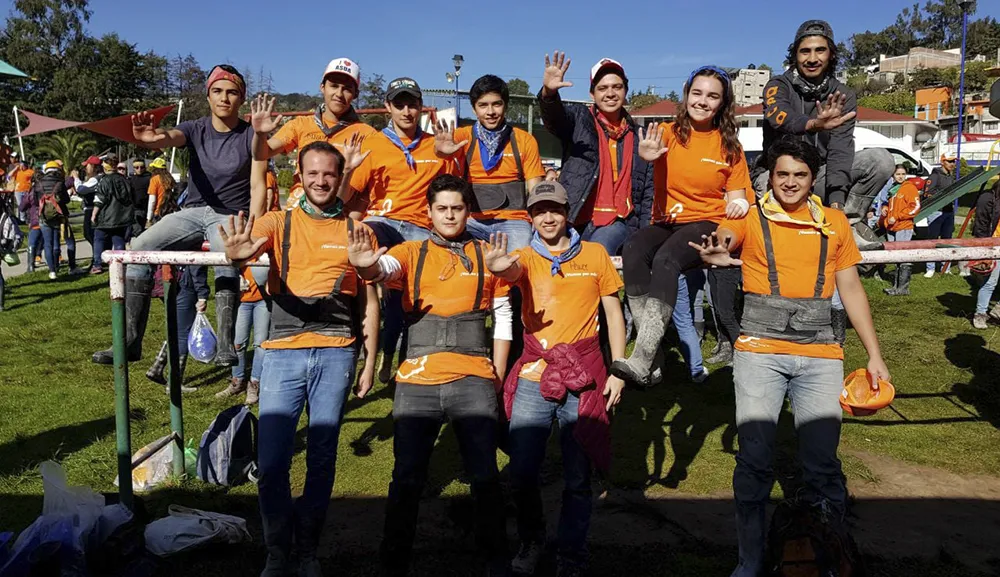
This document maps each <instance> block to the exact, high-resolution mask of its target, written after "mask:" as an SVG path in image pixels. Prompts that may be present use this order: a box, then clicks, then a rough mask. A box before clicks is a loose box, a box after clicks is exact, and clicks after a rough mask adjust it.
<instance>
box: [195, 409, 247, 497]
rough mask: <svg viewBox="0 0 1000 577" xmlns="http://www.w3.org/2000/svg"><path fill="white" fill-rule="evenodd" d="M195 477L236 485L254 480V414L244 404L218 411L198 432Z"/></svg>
mask: <svg viewBox="0 0 1000 577" xmlns="http://www.w3.org/2000/svg"><path fill="white" fill-rule="evenodd" d="M197 468H198V478H199V479H201V480H202V481H204V482H206V483H211V484H213V485H222V486H224V487H235V486H237V485H241V484H243V483H245V482H246V481H247V480H255V479H254V476H255V475H256V472H257V417H255V416H254V414H253V413H251V412H250V410H249V409H247V408H246V407H245V406H244V405H237V406H235V407H229V408H228V409H226V410H225V411H222V412H221V413H219V415H218V416H217V417H215V420H214V421H212V424H211V425H209V426H208V430H207V431H205V434H203V435H202V436H201V445H199V447H198V465H197Z"/></svg>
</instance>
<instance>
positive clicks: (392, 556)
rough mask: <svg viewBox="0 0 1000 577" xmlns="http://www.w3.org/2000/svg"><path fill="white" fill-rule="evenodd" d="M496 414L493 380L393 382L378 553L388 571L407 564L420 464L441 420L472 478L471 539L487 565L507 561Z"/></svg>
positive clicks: (421, 480)
mask: <svg viewBox="0 0 1000 577" xmlns="http://www.w3.org/2000/svg"><path fill="white" fill-rule="evenodd" d="M498 414H499V413H498V408H497V395H496V391H495V389H494V387H493V382H492V381H490V380H487V379H483V378H480V377H465V378H463V379H459V380H457V381H452V382H450V383H445V384H443V385H410V384H406V383H398V384H397V385H396V393H395V397H394V399H393V405H392V418H393V427H394V436H393V442H392V453H393V457H394V458H395V464H394V466H393V469H392V482H391V483H390V484H389V497H388V502H387V504H386V511H385V531H384V535H385V537H384V540H383V542H382V551H381V555H382V562H383V565H384V567H385V570H386V573H387V574H388V575H390V576H395V575H405V574H406V571H407V568H408V567H409V562H410V554H411V551H412V549H413V539H414V536H415V534H416V528H417V514H418V511H419V508H420V497H421V494H422V493H423V489H424V484H425V483H426V481H427V468H428V465H429V464H430V460H431V453H432V452H433V450H434V443H435V442H436V441H437V438H438V432H439V431H440V430H441V425H442V424H443V423H444V421H445V419H447V420H450V421H451V424H452V428H453V429H454V431H455V436H456V437H457V438H458V447H459V452H460V453H461V456H462V463H463V464H464V466H465V472H466V474H467V475H468V476H469V477H471V478H472V496H473V498H474V499H475V513H474V518H475V519H476V542H477V543H478V545H479V547H480V549H482V550H483V552H484V554H485V555H486V558H487V561H488V562H489V563H490V565H491V566H492V567H494V568H497V569H501V568H505V567H506V566H507V564H508V563H509V553H508V551H507V534H506V522H505V518H504V508H503V507H504V506H503V495H502V492H501V489H500V473H499V471H498V470H497V418H498Z"/></svg>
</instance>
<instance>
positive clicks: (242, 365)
mask: <svg viewBox="0 0 1000 577" xmlns="http://www.w3.org/2000/svg"><path fill="white" fill-rule="evenodd" d="M270 326H271V311H270V310H268V308H267V302H266V301H264V300H259V301H257V302H255V303H240V308H239V310H237V311H236V337H235V339H234V340H233V344H234V345H236V358H237V360H238V361H239V364H238V365H236V366H235V367H233V376H234V377H236V378H237V379H245V378H246V376H247V364H246V357H247V343H249V342H250V329H253V365H252V366H251V368H250V380H251V381H257V382H260V372H261V369H262V367H263V366H264V349H262V348H261V347H260V345H261V344H263V343H264V341H266V340H267V335H268V331H269V330H270Z"/></svg>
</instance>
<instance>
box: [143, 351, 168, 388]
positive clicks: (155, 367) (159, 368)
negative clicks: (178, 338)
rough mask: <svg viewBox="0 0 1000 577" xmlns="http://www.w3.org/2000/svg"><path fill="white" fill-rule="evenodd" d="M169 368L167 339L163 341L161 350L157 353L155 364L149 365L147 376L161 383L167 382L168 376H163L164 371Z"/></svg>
mask: <svg viewBox="0 0 1000 577" xmlns="http://www.w3.org/2000/svg"><path fill="white" fill-rule="evenodd" d="M166 368H167V341H163V344H162V345H161V346H160V352H158V353H156V358H155V359H153V364H151V365H149V370H148V371H146V378H147V379H149V380H151V381H153V382H154V383H158V384H160V385H165V384H167V378H166V377H164V376H163V371H164V370H165V369H166Z"/></svg>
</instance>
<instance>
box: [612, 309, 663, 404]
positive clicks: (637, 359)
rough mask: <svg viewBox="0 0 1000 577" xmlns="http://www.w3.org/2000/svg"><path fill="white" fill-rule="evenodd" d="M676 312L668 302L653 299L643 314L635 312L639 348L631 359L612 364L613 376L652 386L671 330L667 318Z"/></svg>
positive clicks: (634, 351)
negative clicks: (666, 334)
mask: <svg viewBox="0 0 1000 577" xmlns="http://www.w3.org/2000/svg"><path fill="white" fill-rule="evenodd" d="M673 310H674V307H672V306H670V305H668V304H667V303H665V302H663V301H661V300H659V299H655V298H652V297H650V298H649V299H648V300H647V301H646V304H645V306H644V307H642V311H641V312H640V313H636V312H634V311H633V314H632V318H634V319H635V323H636V326H637V327H639V336H637V337H636V339H635V348H634V349H633V350H632V356H631V357H629V358H627V359H616V360H615V362H613V363H612V364H611V374H613V375H614V376H616V377H618V378H619V379H622V380H624V381H629V382H632V383H635V384H637V385H640V386H649V384H650V372H651V371H652V367H653V360H654V359H655V358H656V351H657V350H658V349H659V348H660V342H661V341H662V340H663V333H664V332H665V331H666V330H667V319H669V318H670V315H671V314H672V313H673Z"/></svg>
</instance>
